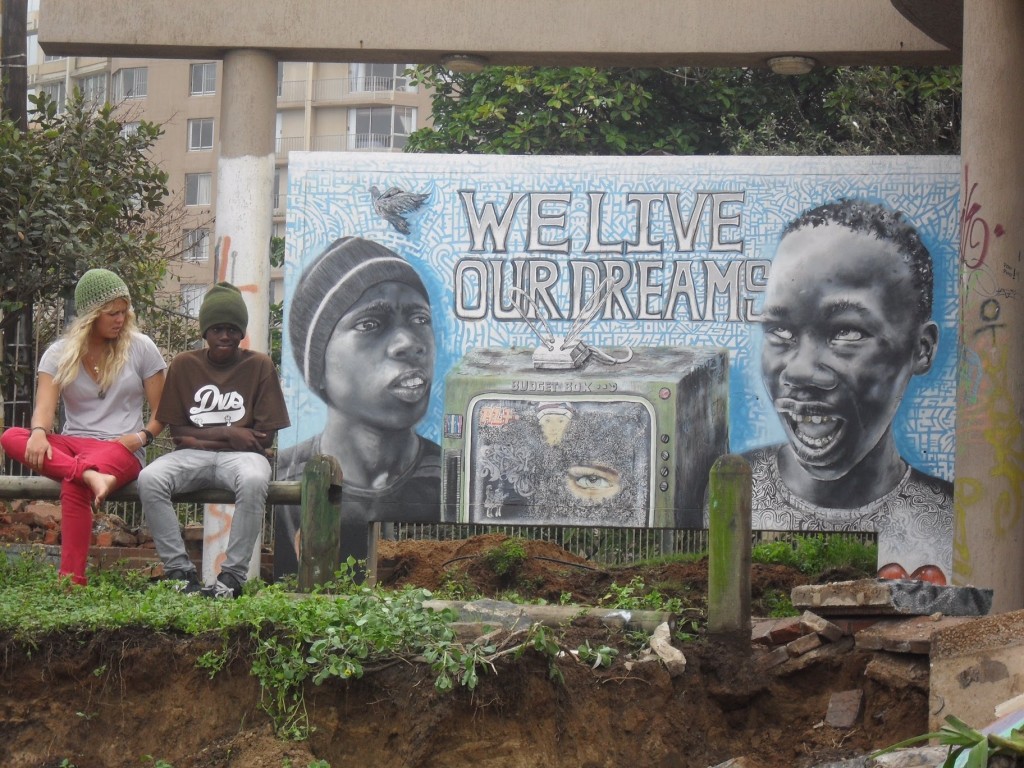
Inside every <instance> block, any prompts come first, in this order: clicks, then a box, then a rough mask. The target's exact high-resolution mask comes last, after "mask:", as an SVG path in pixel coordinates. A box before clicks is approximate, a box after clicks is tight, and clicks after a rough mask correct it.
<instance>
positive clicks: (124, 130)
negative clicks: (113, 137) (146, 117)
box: [121, 120, 141, 139]
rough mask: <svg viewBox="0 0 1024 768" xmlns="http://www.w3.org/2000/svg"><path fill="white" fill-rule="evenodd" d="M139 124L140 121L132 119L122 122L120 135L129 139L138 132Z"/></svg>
mask: <svg viewBox="0 0 1024 768" xmlns="http://www.w3.org/2000/svg"><path fill="white" fill-rule="evenodd" d="M140 125H141V123H140V122H139V121H138V120H133V121H132V122H130V123H124V124H123V125H122V126H121V135H122V136H123V137H124V138H126V139H130V138H131V137H132V136H134V135H135V134H136V133H138V132H139V126H140Z"/></svg>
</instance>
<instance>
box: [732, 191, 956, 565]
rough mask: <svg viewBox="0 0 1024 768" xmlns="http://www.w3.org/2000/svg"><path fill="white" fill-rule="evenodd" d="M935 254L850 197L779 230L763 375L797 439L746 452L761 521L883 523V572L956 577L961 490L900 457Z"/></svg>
mask: <svg viewBox="0 0 1024 768" xmlns="http://www.w3.org/2000/svg"><path fill="white" fill-rule="evenodd" d="M932 286H933V271H932V259H931V255H930V254H929V252H928V249H927V248H926V247H925V246H924V244H923V243H922V242H921V238H920V237H919V235H918V233H917V231H916V229H915V228H914V227H913V226H911V225H910V224H909V223H908V222H907V221H906V220H905V219H904V218H903V216H902V214H900V213H899V212H897V211H893V210H890V209H888V208H885V207H884V206H881V205H876V204H873V203H868V202H865V201H861V200H842V201H840V202H838V203H830V204H827V205H822V206H819V207H817V208H814V209H813V210H810V211H807V212H806V213H804V214H803V215H801V216H800V217H798V218H797V219H795V220H794V221H792V222H791V223H790V224H789V225H788V226H787V227H786V230H785V231H784V232H783V235H782V239H781V240H780V242H779V246H778V250H777V252H776V256H775V259H774V260H773V262H772V267H771V273H770V275H769V278H768V284H767V287H766V292H765V301H764V311H763V313H762V315H761V317H760V323H761V326H762V328H763V330H764V340H763V345H762V350H761V373H762V377H763V379H764V383H765V387H766V388H767V390H768V394H769V396H770V397H771V400H772V404H773V406H774V407H775V411H776V413H777V414H778V416H779V419H780V421H781V422H782V426H783V429H784V430H785V432H786V436H787V438H788V440H787V442H786V443H783V444H782V445H775V446H768V447H765V448H760V449H757V450H754V451H752V452H750V453H749V454H747V456H746V458H747V459H748V460H749V461H750V464H751V469H752V471H753V483H754V496H753V503H752V511H753V527H754V528H755V529H761V530H794V531H795V530H801V531H841V530H846V531H876V532H877V533H878V552H879V555H878V562H879V566H880V567H881V568H880V575H885V576H890V577H898V578H907V577H913V578H919V579H924V580H928V581H935V582H937V583H948V581H949V578H950V576H951V573H950V572H951V569H952V556H953V551H952V547H953V503H952V502H953V486H952V484H951V483H949V482H947V481H945V480H942V479H940V478H936V477H932V476H930V475H927V474H925V473H924V472H921V471H920V470H918V469H916V468H914V467H912V466H911V465H910V464H909V463H908V462H907V461H906V460H905V459H904V458H903V457H902V456H901V455H900V452H899V450H898V449H897V446H896V440H895V437H894V434H893V419H894V417H895V416H896V412H897V409H898V407H899V405H900V402H901V400H902V399H903V394H904V392H905V391H906V388H907V386H908V384H909V383H910V380H911V379H912V378H913V377H914V376H916V375H921V374H925V373H927V372H928V371H929V369H930V368H931V367H932V363H933V361H934V358H935V352H936V348H937V345H938V326H937V325H936V323H935V322H934V321H933V320H932V318H931V316H932V290H933V287H932Z"/></svg>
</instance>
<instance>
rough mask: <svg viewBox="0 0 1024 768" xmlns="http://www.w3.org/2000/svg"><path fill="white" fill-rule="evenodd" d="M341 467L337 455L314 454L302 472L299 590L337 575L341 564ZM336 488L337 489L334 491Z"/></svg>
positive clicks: (304, 589) (307, 589)
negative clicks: (336, 572)
mask: <svg viewBox="0 0 1024 768" xmlns="http://www.w3.org/2000/svg"><path fill="white" fill-rule="evenodd" d="M340 485H341V467H339V466H338V462H337V460H336V459H335V458H334V457H333V456H323V455H319V456H314V457H313V458H311V459H310V460H309V461H307V462H306V468H305V470H304V471H303V473H302V513H301V515H302V517H301V523H300V524H301V532H300V534H299V590H301V591H303V592H308V591H310V590H311V589H312V588H313V587H314V586H315V585H317V584H323V583H324V582H327V581H330V580H331V579H332V578H334V572H335V571H336V570H337V569H338V566H339V564H340V563H341V555H342V525H341V494H340ZM332 489H333V490H332Z"/></svg>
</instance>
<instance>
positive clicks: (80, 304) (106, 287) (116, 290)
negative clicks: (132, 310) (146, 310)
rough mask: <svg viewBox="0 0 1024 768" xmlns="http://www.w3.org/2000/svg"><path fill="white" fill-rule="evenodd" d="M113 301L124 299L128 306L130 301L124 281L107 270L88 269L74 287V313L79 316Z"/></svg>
mask: <svg viewBox="0 0 1024 768" xmlns="http://www.w3.org/2000/svg"><path fill="white" fill-rule="evenodd" d="M114 299H124V300H125V301H127V302H128V303H129V304H130V303H131V301H132V297H131V294H130V293H128V286H127V285H125V284H124V280H122V279H121V278H120V277H118V276H117V275H115V274H114V273H113V272H111V271H110V270H109V269H90V270H88V271H87V272H86V273H85V274H84V275H82V277H81V279H80V280H79V281H78V285H76V286H75V312H76V313H77V314H79V315H84V314H85V313H86V312H88V311H89V310H91V309H93V308H94V307H102V306H103V305H104V304H106V303H108V302H111V301H113V300H114Z"/></svg>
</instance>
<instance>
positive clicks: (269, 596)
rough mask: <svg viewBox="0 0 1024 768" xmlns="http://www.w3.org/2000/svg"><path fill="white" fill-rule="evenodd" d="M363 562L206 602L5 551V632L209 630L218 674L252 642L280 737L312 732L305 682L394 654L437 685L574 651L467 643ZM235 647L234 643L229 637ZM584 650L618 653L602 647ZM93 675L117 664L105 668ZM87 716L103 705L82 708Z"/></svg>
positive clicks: (555, 640)
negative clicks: (362, 576)
mask: <svg viewBox="0 0 1024 768" xmlns="http://www.w3.org/2000/svg"><path fill="white" fill-rule="evenodd" d="M358 566H359V564H358V563H357V562H356V561H355V560H354V559H351V558H350V559H349V561H348V562H347V563H345V564H343V566H342V568H341V569H340V570H339V571H338V573H337V574H336V575H335V579H334V580H333V581H332V582H330V583H328V584H325V585H322V586H321V587H319V588H318V589H317V590H316V591H314V592H313V593H312V594H309V595H304V596H302V598H301V599H297V598H296V597H295V595H294V594H291V593H288V592H286V591H285V590H284V589H283V588H282V587H281V586H280V585H270V586H263V587H262V588H261V589H259V591H255V590H254V589H253V588H251V587H249V586H248V585H247V589H246V590H245V592H244V594H243V595H242V597H241V598H239V599H238V600H223V601H222V600H203V599H200V598H197V597H195V596H188V595H183V594H181V593H180V592H178V591H177V590H175V589H174V588H173V587H171V586H170V585H169V584H168V583H167V582H156V583H150V582H149V581H148V580H145V579H144V578H142V577H140V576H138V575H134V574H124V573H118V572H114V571H104V572H101V573H93V574H91V575H90V582H89V585H88V586H86V587H75V588H73V587H70V586H69V584H68V583H67V582H66V581H65V580H59V579H58V578H57V576H56V573H55V571H54V569H53V567H52V566H50V565H48V564H47V563H46V562H45V561H44V560H43V559H42V557H41V556H37V557H33V556H32V555H31V554H28V555H25V556H19V557H18V558H15V559H13V560H8V559H7V558H0V632H3V633H6V634H7V635H9V636H10V637H11V638H13V639H14V640H15V641H18V642H21V643H25V644H29V645H31V644H32V643H33V642H35V641H37V640H38V639H40V638H42V637H44V636H47V635H52V634H55V633H71V632H81V631H85V632H89V631H102V630H115V629H118V628H122V627H145V628H148V629H151V630H156V631H159V632H169V633H175V632H176V633H182V634H187V635H203V634H210V635H213V636H215V637H219V638H221V640H222V647H221V648H220V649H218V650H210V651H207V652H205V653H203V654H201V655H200V656H199V657H198V659H197V660H196V665H197V667H198V668H200V669H203V670H205V671H206V672H207V673H208V674H209V675H210V676H211V677H214V676H216V675H217V674H218V673H219V672H220V671H221V670H222V669H224V668H225V666H226V665H227V663H228V661H230V660H232V659H233V658H238V659H240V658H242V657H243V653H242V652H241V649H243V648H244V649H247V650H248V651H249V656H248V658H249V661H250V665H251V666H250V672H251V674H252V675H253V676H254V677H255V678H256V679H257V680H258V681H259V684H260V706H261V708H262V709H263V710H264V711H265V712H266V713H267V715H268V716H269V717H270V719H271V722H272V724H273V727H274V730H275V732H276V733H277V734H278V735H279V736H280V737H282V738H288V739H304V738H306V737H308V735H309V733H310V724H309V718H308V715H307V712H306V704H305V691H306V689H307V687H308V686H309V685H321V684H323V683H325V682H328V681H330V680H338V681H345V680H352V679H357V678H359V677H361V676H362V675H363V674H365V672H366V671H367V669H372V668H374V667H375V666H379V665H381V664H384V663H387V662H391V661H393V660H395V659H404V660H407V661H410V662H411V661H413V660H417V661H424V660H425V661H426V663H427V664H429V666H430V669H431V671H432V673H433V676H434V685H435V688H436V689H437V690H438V691H449V690H452V689H453V688H455V687H457V686H462V687H465V688H468V689H470V690H472V689H474V688H476V686H477V685H478V684H479V681H480V676H481V674H482V673H484V672H487V671H490V672H492V673H494V672H495V671H496V670H495V663H494V662H495V661H496V660H497V659H498V658H501V657H503V656H512V657H513V658H517V657H519V656H520V655H521V654H522V653H524V652H526V651H530V650H532V651H534V652H538V653H541V654H542V655H543V656H545V657H546V658H547V659H548V664H549V670H550V675H551V677H552V678H553V679H556V680H560V679H561V672H560V671H559V669H558V666H557V661H558V660H559V659H560V658H564V657H565V656H566V651H565V649H563V647H562V645H561V642H560V639H559V637H558V636H557V635H556V633H555V632H554V630H552V629H550V628H547V627H543V626H541V625H535V626H533V627H531V628H530V629H529V630H527V631H525V632H524V633H523V636H521V640H522V641H521V642H520V643H519V644H518V645H514V646H512V647H510V648H503V649H502V650H498V649H497V648H496V647H495V646H494V645H493V644H491V643H490V642H486V643H480V644H477V643H469V644H464V643H461V642H460V641H459V640H458V638H457V637H456V635H455V633H454V631H453V630H452V628H451V624H452V622H453V621H454V620H455V619H456V618H457V616H456V614H455V613H454V612H453V611H434V610H428V609H426V608H425V607H424V605H423V602H424V600H426V599H428V598H430V597H432V595H431V593H430V592H428V591H426V590H422V589H411V588H410V589H404V590H400V591H387V590H383V589H381V588H375V587H374V588H371V587H367V586H364V585H362V584H359V583H357V582H356V580H355V574H356V573H357V569H358ZM232 642H233V643H236V644H237V648H238V649H239V650H237V651H229V648H230V646H229V643H232ZM584 653H585V654H586V658H587V659H588V660H591V663H593V660H598V661H599V662H600V664H601V665H606V664H607V663H610V659H611V657H612V655H613V654H612V652H611V650H610V649H607V648H604V647H603V646H602V647H600V648H597V649H591V650H589V651H587V650H586V649H585V650H584ZM97 674H109V672H107V670H105V669H104V670H100V669H97ZM79 716H80V717H82V718H83V719H89V718H92V717H94V716H95V713H92V712H86V711H83V712H81V713H79Z"/></svg>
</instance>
